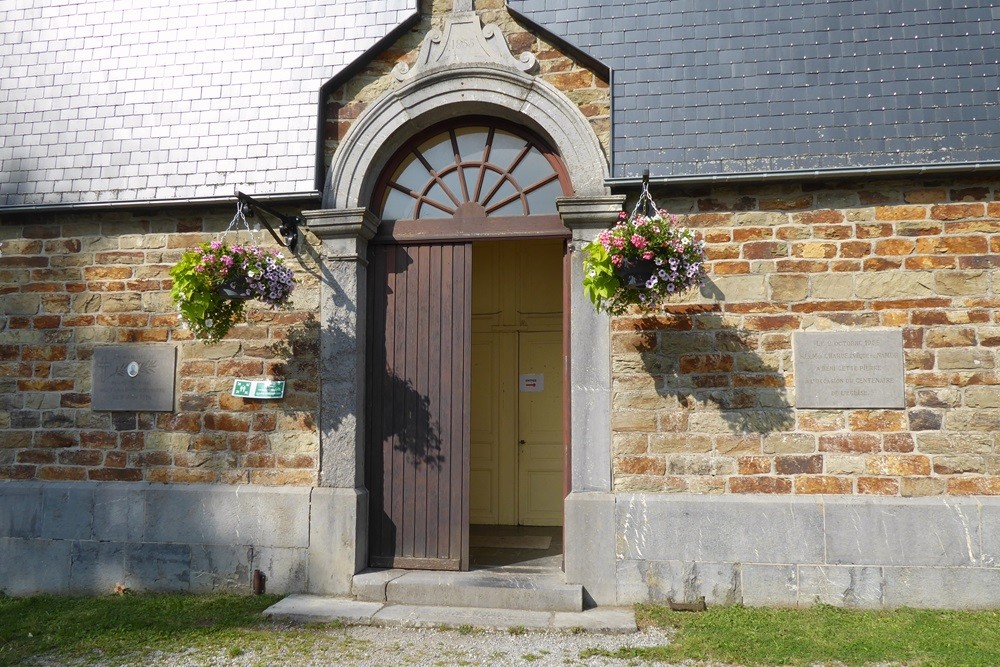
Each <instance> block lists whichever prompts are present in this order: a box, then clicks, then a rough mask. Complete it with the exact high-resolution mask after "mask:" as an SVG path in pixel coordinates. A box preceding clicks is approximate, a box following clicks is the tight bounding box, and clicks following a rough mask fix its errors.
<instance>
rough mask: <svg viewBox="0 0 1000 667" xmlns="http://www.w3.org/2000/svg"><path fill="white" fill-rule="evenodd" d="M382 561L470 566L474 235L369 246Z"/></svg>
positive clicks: (372, 505) (372, 427)
mask: <svg viewBox="0 0 1000 667" xmlns="http://www.w3.org/2000/svg"><path fill="white" fill-rule="evenodd" d="M369 259H370V262H371V265H370V270H369V280H370V283H369V294H370V295H371V297H372V301H371V303H372V308H371V309H370V310H369V317H368V331H369V346H368V383H367V385H368V390H367V415H368V420H369V421H368V426H367V429H366V432H367V434H368V435H367V438H368V442H367V443H366V449H367V452H368V460H367V470H366V476H367V482H368V489H369V491H370V496H369V554H370V555H369V561H370V563H371V565H372V566H373V567H398V568H413V569H434V570H459V569H461V570H465V569H468V567H469V504H468V502H469V501H468V497H469V496H468V489H469V458H468V457H469V454H468V452H469V437H470V435H469V414H470V365H471V350H472V324H471V322H472V314H471V303H472V298H471V297H472V293H471V290H472V244H471V243H435V244H420V245H418V244H404V243H400V244H385V245H372V246H370V252H369Z"/></svg>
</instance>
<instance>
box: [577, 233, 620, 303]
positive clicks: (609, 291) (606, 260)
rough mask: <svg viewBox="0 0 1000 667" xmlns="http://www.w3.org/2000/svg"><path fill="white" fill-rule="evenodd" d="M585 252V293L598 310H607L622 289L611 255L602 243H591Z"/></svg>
mask: <svg viewBox="0 0 1000 667" xmlns="http://www.w3.org/2000/svg"><path fill="white" fill-rule="evenodd" d="M583 252H584V253H585V254H584V257H583V293H584V294H586V295H587V297H588V298H589V299H590V301H591V303H593V304H594V307H595V308H596V309H597V310H606V309H607V308H608V307H609V306H610V303H609V302H610V300H611V298H612V297H614V295H615V294H616V293H617V292H618V290H619V289H621V281H619V280H618V277H617V276H616V275H615V267H614V265H612V264H611V255H609V254H608V251H607V250H605V249H604V246H603V245H601V242H600V241H591V242H590V243H588V244H587V246H586V247H585V248H584V249H583Z"/></svg>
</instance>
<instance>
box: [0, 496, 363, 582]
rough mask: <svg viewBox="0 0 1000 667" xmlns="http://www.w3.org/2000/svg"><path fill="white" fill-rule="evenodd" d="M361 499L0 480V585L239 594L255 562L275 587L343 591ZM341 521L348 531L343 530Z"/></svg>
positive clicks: (354, 550)
mask: <svg viewBox="0 0 1000 667" xmlns="http://www.w3.org/2000/svg"><path fill="white" fill-rule="evenodd" d="M359 497H363V494H359V493H357V492H355V491H354V490H333V489H311V488H273V487H253V486H238V487H235V486H234V487H228V486H215V485H200V484H192V485H149V484H128V483H89V482H65V483H62V482H60V483H39V482H2V483H0V591H3V592H4V593H6V594H8V595H31V594H36V593H88V594H108V593H111V592H112V591H113V590H114V589H115V587H116V586H119V585H121V586H125V587H127V588H129V589H132V590H155V591H184V592H195V593H202V592H210V591H235V592H244V593H248V592H250V590H251V581H252V576H253V571H254V570H258V569H259V570H261V571H262V572H263V573H264V574H265V575H266V577H267V591H268V592H272V593H294V592H304V591H312V592H317V593H330V592H337V591H339V590H349V588H350V583H351V577H352V576H353V574H354V572H355V571H356V570H355V569H354V563H355V558H356V554H357V552H358V551H359V549H357V545H356V542H355V536H356V535H357V534H358V533H357V530H356V526H355V524H356V521H355V517H356V512H357V507H358V505H359V500H358V498H359ZM360 504H362V505H363V502H361V503H360ZM345 522H350V524H351V529H350V530H349V531H345V530H342V529H341V528H340V527H341V526H343V525H344V524H345ZM345 532H346V533H349V535H345ZM362 551H363V550H362ZM358 569H360V568H358ZM348 571H349V572H348Z"/></svg>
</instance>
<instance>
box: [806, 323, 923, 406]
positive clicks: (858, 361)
mask: <svg viewBox="0 0 1000 667" xmlns="http://www.w3.org/2000/svg"><path fill="white" fill-rule="evenodd" d="M792 358H793V360H794V367H795V407H797V408H902V407H905V402H904V398H903V369H904V365H903V332H902V331H901V330H898V329H896V330H884V331H796V332H795V333H793V334H792Z"/></svg>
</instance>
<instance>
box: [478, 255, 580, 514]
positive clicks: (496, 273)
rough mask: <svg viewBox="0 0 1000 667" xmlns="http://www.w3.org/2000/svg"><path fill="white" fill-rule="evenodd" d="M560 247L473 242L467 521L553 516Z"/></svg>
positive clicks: (556, 503)
mask: <svg viewBox="0 0 1000 667" xmlns="http://www.w3.org/2000/svg"><path fill="white" fill-rule="evenodd" d="M562 248H563V243H562V241H561V240H555V239H553V240H543V241H490V242H482V243H476V244H474V247H473V285H472V295H473V297H472V331H473V333H472V397H471V406H472V438H471V446H472V451H471V459H470V512H469V516H470V521H471V522H472V523H476V524H504V525H517V524H522V525H561V523H562V501H563V498H562V490H563V486H562V485H563V482H562V477H563V472H562V471H563V449H562V448H563V444H562V410H563V405H562V363H563V362H562ZM532 375H538V376H543V380H542V382H543V385H544V386H541V387H540V386H539V385H538V384H537V382H536V383H532V382H531V377H527V378H525V376H532ZM522 380H525V381H526V382H527V384H522ZM522 440H523V441H524V445H519V442H520V441H522Z"/></svg>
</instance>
